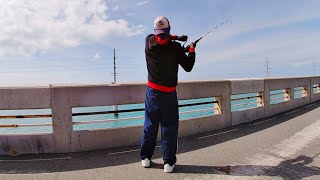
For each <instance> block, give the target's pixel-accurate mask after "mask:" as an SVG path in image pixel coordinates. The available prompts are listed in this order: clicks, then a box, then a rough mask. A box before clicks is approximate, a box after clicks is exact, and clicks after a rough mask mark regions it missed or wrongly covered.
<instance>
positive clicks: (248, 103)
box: [0, 87, 316, 133]
mask: <svg viewBox="0 0 320 180" xmlns="http://www.w3.org/2000/svg"><path fill="white" fill-rule="evenodd" d="M301 91H302V87H298V88H295V98H300V97H301V96H302V94H301ZM283 92H285V90H284V89H280V90H274V91H271V92H270V99H274V98H279V99H276V100H271V104H277V103H281V102H284V100H283V97H284V94H283ZM315 92H316V89H315V88H313V93H315ZM278 93H282V94H278ZM254 96H258V93H249V94H238V95H232V96H231V111H232V112H233V111H241V110H245V109H250V108H256V107H257V103H255V102H257V101H258V98H257V97H254ZM250 97H254V98H250ZM238 98H245V99H242V100H235V99H238ZM246 98H248V99H246ZM214 100H215V98H214V97H211V98H201V99H190V100H181V101H179V104H180V105H183V104H189V103H199V102H208V101H214ZM239 104H241V105H239ZM213 107H214V104H213V103H210V104H205V105H197V106H188V107H180V108H179V112H180V113H183V114H180V115H179V117H180V120H182V121H183V120H185V119H190V118H196V117H204V116H212V115H214V110H213V109H212V110H206V111H204V112H192V113H188V114H184V112H186V111H193V110H200V109H207V108H213ZM113 108H114V107H113V106H99V107H85V108H73V109H72V112H73V113H83V112H99V111H112V110H113ZM136 108H144V104H130V105H119V106H118V110H127V109H136ZM31 114H38V115H42V114H51V110H50V109H37V110H2V111H0V115H31ZM132 117H141V118H138V119H135V120H121V121H120V120H119V121H113V122H103V123H90V124H77V125H74V126H73V129H74V130H93V129H105V128H118V127H127V126H135V125H142V124H143V121H144V111H137V112H129V113H119V115H118V116H115V115H114V114H103V115H87V116H74V117H73V122H83V121H95V120H118V119H122V118H132ZM51 122H52V118H26V119H0V125H3V124H40V123H51ZM37 132H52V126H41V127H19V128H0V133H37Z"/></svg>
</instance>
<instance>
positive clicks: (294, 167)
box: [150, 153, 320, 179]
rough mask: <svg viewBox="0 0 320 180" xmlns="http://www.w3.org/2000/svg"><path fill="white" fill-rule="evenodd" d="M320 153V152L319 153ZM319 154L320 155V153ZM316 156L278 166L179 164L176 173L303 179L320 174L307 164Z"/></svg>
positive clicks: (292, 160) (299, 158)
mask: <svg viewBox="0 0 320 180" xmlns="http://www.w3.org/2000/svg"><path fill="white" fill-rule="evenodd" d="M319 154H320V153H319ZM319 154H318V155H319ZM313 158H314V157H307V156H305V155H301V156H298V157H297V158H295V159H289V160H285V161H283V162H281V163H280V164H279V165H277V166H260V165H237V166H194V165H177V166H176V167H175V169H174V173H186V174H222V175H232V176H275V177H281V178H283V179H302V178H306V177H311V176H316V175H320V168H319V167H315V166H307V165H309V164H310V163H312V162H313ZM150 168H155V169H163V165H162V164H156V163H153V164H152V166H151V167H150Z"/></svg>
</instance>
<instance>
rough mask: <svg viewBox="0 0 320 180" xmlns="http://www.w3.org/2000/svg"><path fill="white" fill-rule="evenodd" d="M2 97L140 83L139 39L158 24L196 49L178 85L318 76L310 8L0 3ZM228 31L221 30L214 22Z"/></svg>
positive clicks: (142, 0)
mask: <svg viewBox="0 0 320 180" xmlns="http://www.w3.org/2000/svg"><path fill="white" fill-rule="evenodd" d="M0 3H1V6H0V27H1V28H0V64H1V66H0V87H6V86H33V85H48V84H109V83H111V82H113V81H114V78H113V75H112V73H113V57H114V49H115V52H116V53H115V57H116V73H117V77H116V78H117V79H116V81H117V83H128V82H130V83H131V82H146V81H147V70H146V61H145V54H144V44H145V37H146V36H147V35H148V34H152V33H153V21H154V19H155V18H156V17H157V16H166V17H167V18H168V19H169V21H170V24H171V34H176V35H188V37H189V40H188V42H187V44H188V43H190V42H192V41H195V40H196V39H198V38H199V37H201V36H203V35H204V34H205V33H206V32H208V31H209V30H211V29H212V28H215V27H216V26H217V28H215V29H214V31H213V32H212V33H210V34H208V35H207V36H206V37H205V38H203V39H202V40H201V41H200V42H199V43H198V44H197V47H196V53H197V56H196V63H195V66H194V69H193V71H192V72H189V73H186V72H183V69H182V68H180V70H179V80H180V81H199V80H217V79H239V78H266V77H267V73H266V69H267V66H266V65H267V63H266V60H267V61H268V67H269V68H270V69H269V74H270V77H291V76H313V75H320V51H319V50H320V49H319V44H320V11H319V7H320V1H318V0H308V1H301V0H282V1H278V0H269V1H262V0H229V1H225V0H201V1H191V0H176V1H172V0H171V1H170V0H162V1H155V0H127V1H124V0H68V1H65V0H55V1H50V0H0ZM227 20H229V21H228V22H227V23H225V24H223V25H220V24H221V23H222V22H224V21H227Z"/></svg>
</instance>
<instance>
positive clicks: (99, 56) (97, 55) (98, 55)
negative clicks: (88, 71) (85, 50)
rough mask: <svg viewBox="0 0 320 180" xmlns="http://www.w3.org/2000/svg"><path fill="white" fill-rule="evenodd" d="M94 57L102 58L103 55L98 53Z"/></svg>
mask: <svg viewBox="0 0 320 180" xmlns="http://www.w3.org/2000/svg"><path fill="white" fill-rule="evenodd" d="M93 58H94V59H100V58H101V55H100V54H99V53H96V54H95V55H94V56H93Z"/></svg>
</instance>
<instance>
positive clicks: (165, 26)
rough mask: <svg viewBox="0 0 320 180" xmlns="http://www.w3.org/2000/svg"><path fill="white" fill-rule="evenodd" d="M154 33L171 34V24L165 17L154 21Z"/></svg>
mask: <svg viewBox="0 0 320 180" xmlns="http://www.w3.org/2000/svg"><path fill="white" fill-rule="evenodd" d="M153 26H154V32H155V34H162V33H167V34H169V33H170V23H169V20H168V18H166V17H164V16H159V17H157V18H156V19H155V20H154V23H153Z"/></svg>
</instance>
